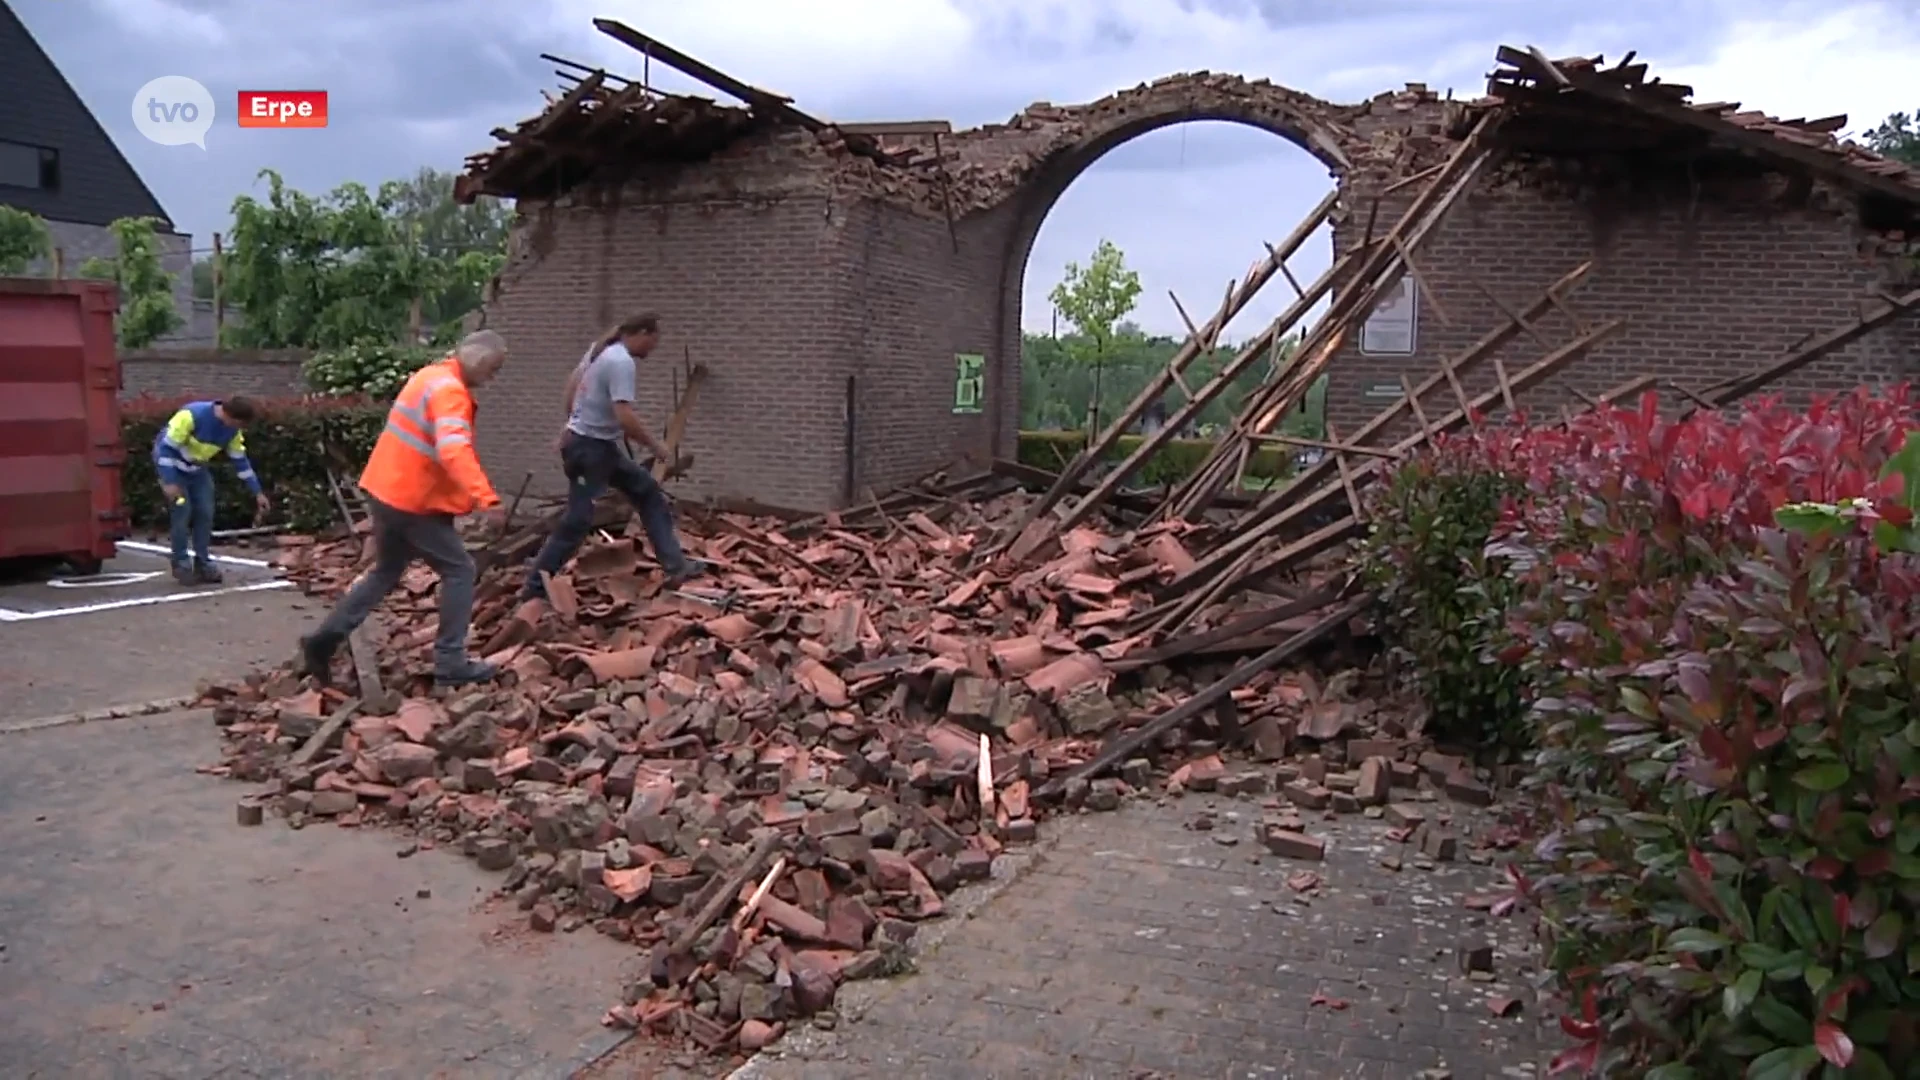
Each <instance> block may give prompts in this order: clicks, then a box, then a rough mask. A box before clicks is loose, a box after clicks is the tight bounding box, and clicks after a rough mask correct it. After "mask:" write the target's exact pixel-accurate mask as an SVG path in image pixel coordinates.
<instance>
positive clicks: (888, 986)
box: [727, 828, 1059, 1080]
mask: <svg viewBox="0 0 1920 1080" xmlns="http://www.w3.org/2000/svg"><path fill="white" fill-rule="evenodd" d="M1058 840H1059V830H1058V829H1057V828H1056V829H1049V830H1046V831H1044V832H1042V833H1041V836H1040V839H1039V841H1038V842H1036V843H1033V844H1029V845H1027V846H1026V847H1023V848H1020V849H1019V850H1017V851H1016V850H1006V851H1002V852H1001V854H1000V857H999V858H997V859H995V860H994V861H993V877H992V878H990V879H989V880H987V881H985V882H982V883H981V884H979V885H974V886H971V887H969V888H966V889H962V890H960V891H958V892H956V893H954V894H953V895H951V896H949V897H947V913H946V916H945V917H944V918H941V919H937V920H935V921H933V922H931V923H922V924H921V927H920V931H919V932H918V933H917V934H915V935H914V939H913V960H914V965H915V967H916V969H917V968H918V966H919V965H920V964H921V963H922V962H923V961H926V960H931V959H933V958H934V956H935V955H936V954H938V953H939V951H940V946H941V944H942V943H943V942H945V941H946V940H947V938H949V937H951V936H952V935H953V934H954V933H955V932H957V931H958V930H959V929H960V928H961V927H962V926H964V925H965V924H966V923H967V922H968V921H970V920H972V919H974V918H976V917H977V916H978V915H979V914H980V912H981V910H982V909H984V908H985V907H986V906H987V905H988V904H990V903H992V902H993V899H994V898H995V897H997V896H999V895H1000V894H1001V893H1003V892H1006V891H1007V889H1008V888H1010V887H1012V885H1013V883H1014V882H1016V881H1019V880H1020V879H1021V878H1023V877H1025V876H1026V875H1027V874H1028V873H1029V872H1030V871H1032V870H1033V868H1034V867H1036V866H1039V865H1040V864H1042V863H1043V862H1045V861H1046V855H1047V852H1048V851H1049V850H1050V849H1051V848H1052V847H1053V846H1054V844H1055V843H1057V842H1058ZM917 974H918V972H917V970H916V971H914V972H909V973H907V974H904V975H898V976H895V977H893V978H891V979H879V980H876V981H873V982H865V983H850V984H848V985H846V986H844V987H842V988H841V993H840V995H839V999H838V1000H837V1001H836V1002H835V1003H834V1011H835V1012H836V1013H838V1014H839V1017H840V1020H839V1022H838V1023H837V1024H835V1025H834V1027H833V1028H832V1029H831V1030H827V1031H822V1030H821V1029H819V1028H816V1027H814V1026H812V1025H811V1024H806V1023H805V1022H804V1021H803V1022H802V1025H801V1026H799V1027H798V1028H797V1029H789V1030H788V1032H787V1034H786V1035H784V1036H782V1037H781V1039H780V1040H779V1041H778V1042H776V1043H774V1044H773V1045H772V1046H769V1047H767V1048H766V1049H765V1050H762V1051H760V1052H759V1053H757V1054H755V1055H754V1056H753V1057H751V1058H748V1059H747V1063H746V1064H744V1065H742V1066H740V1067H739V1068H737V1069H735V1070H733V1071H732V1072H731V1073H728V1074H727V1080H764V1077H765V1074H766V1072H767V1070H769V1069H771V1068H772V1067H773V1066H774V1065H775V1064H776V1063H778V1062H780V1061H782V1060H784V1059H786V1058H789V1057H792V1058H796V1059H798V1060H800V1061H818V1060H823V1059H826V1058H830V1057H834V1056H838V1055H837V1054H836V1051H837V1050H838V1048H839V1045H840V1043H841V1042H842V1041H844V1040H845V1039H846V1038H847V1030H848V1028H849V1027H850V1026H851V1025H853V1024H855V1023H857V1022H858V1021H859V1019H860V1017H861V1016H862V1015H863V1014H865V1012H866V1011H867V1009H868V1008H869V1007H870V1006H871V1005H872V1004H873V1003H874V1002H875V1001H877V1000H879V999H880V998H881V997H884V996H885V995H887V994H890V993H893V992H895V991H897V990H899V989H900V988H901V985H902V984H903V983H905V982H907V981H909V980H911V979H913V978H914V977H915V976H916V975H917Z"/></svg>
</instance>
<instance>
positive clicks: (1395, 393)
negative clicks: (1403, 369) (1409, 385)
mask: <svg viewBox="0 0 1920 1080" xmlns="http://www.w3.org/2000/svg"><path fill="white" fill-rule="evenodd" d="M1366 396H1367V398H1368V399H1369V400H1373V401H1382V400H1391V399H1393V398H1402V397H1406V396H1407V392H1406V391H1405V390H1402V389H1401V388H1400V384H1399V383H1393V382H1377V383H1368V384H1367V389H1366Z"/></svg>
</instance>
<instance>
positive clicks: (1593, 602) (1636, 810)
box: [1435, 389, 1920, 1080]
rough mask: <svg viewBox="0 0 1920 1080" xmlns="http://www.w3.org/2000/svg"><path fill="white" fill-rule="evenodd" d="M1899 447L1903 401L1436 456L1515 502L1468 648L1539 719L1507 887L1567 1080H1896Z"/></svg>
mask: <svg viewBox="0 0 1920 1080" xmlns="http://www.w3.org/2000/svg"><path fill="white" fill-rule="evenodd" d="M1916 428H1920V414H1917V413H1916V409H1915V407H1914V405H1913V404H1912V402H1911V400H1910V398H1909V397H1908V395H1907V393H1906V391H1905V390H1904V389H1901V390H1897V391H1894V392H1891V393H1887V394H1882V395H1877V396H1876V395H1871V394H1867V393H1865V392H1861V393H1856V394H1853V395H1849V396H1847V397H1844V398H1840V399H1838V400H1835V401H1831V402H1823V403H1819V404H1816V405H1815V406H1813V407H1812V408H1810V409H1808V410H1804V411H1795V410H1792V409H1789V408H1787V407H1786V406H1784V405H1782V404H1781V403H1779V402H1763V403H1760V404H1757V405H1755V406H1754V407H1752V408H1750V409H1748V410H1747V411H1746V412H1744V413H1740V414H1718V413H1703V414H1698V415H1695V416H1693V417H1691V418H1689V419H1687V420H1684V421H1674V420H1671V419H1668V418H1663V417H1661V416H1660V415H1659V413H1658V412H1657V410H1656V409H1655V408H1654V403H1653V402H1652V400H1651V399H1648V400H1647V401H1645V402H1643V403H1642V405H1641V406H1640V407H1639V408H1637V409H1633V410H1621V409H1606V410H1601V411H1598V412H1596V413H1593V414H1590V415H1587V416H1583V417H1580V418H1576V419H1575V420H1574V421H1573V422H1572V423H1570V424H1567V425H1563V426H1558V427H1539V428H1533V429H1496V430H1489V431H1486V432H1483V433H1481V434H1479V435H1476V436H1469V437H1468V439H1467V440H1466V441H1469V442H1471V443H1472V444H1473V445H1472V446H1471V447H1470V448H1467V449H1462V448H1453V449H1451V450H1450V451H1449V453H1448V454H1447V455H1444V456H1443V457H1441V458H1436V459H1435V460H1446V461H1450V462H1453V463H1455V464H1454V467H1456V468H1462V469H1469V470H1472V469H1484V470H1488V471H1491V472H1495V473H1497V474H1499V475H1500V476H1502V477H1505V478H1506V479H1508V480H1509V481H1512V482H1514V483H1516V484H1517V485H1518V486H1520V487H1522V488H1524V493H1523V494H1517V495H1515V496H1513V497H1511V498H1509V499H1508V500H1506V502H1505V503H1504V505H1503V506H1502V508H1501V511H1500V513H1499V515H1498V520H1497V521H1495V522H1492V523H1490V524H1489V526H1488V544H1487V546H1486V548H1485V551H1484V552H1483V558H1482V559H1481V560H1480V564H1479V566H1480V569H1479V570H1478V571H1477V573H1479V574H1482V575H1484V576H1486V577H1488V578H1496V577H1497V578H1499V579H1500V580H1502V581H1504V582H1505V583H1506V586H1507V591H1506V593H1505V594H1504V595H1505V596H1506V597H1507V598H1508V603H1507V605H1506V607H1505V609H1504V610H1503V611H1501V612H1499V613H1497V615H1498V617H1497V618H1496V617H1495V614H1496V613H1484V614H1483V617H1482V618H1483V622H1486V623H1498V624H1499V625H1500V627H1501V629H1500V630H1498V631H1491V632H1489V633H1488V634H1487V635H1486V637H1485V638H1484V639H1483V640H1482V641H1481V647H1482V649H1483V656H1482V659H1483V660H1484V661H1487V662H1491V663H1504V664H1509V665H1514V666H1515V667H1516V668H1517V670H1518V671H1519V672H1520V673H1521V678H1522V682H1523V686H1524V691H1523V694H1524V696H1525V697H1526V698H1528V699H1529V701H1530V714H1529V715H1530V717H1531V723H1530V725H1529V729H1530V734H1531V736H1532V738H1533V741H1534V744H1535V747H1536V749H1535V752H1534V769H1533V773H1532V778H1531V782H1532V783H1533V784H1534V785H1535V787H1536V788H1537V793H1538V795H1539V796H1540V808H1541V812H1542V815H1543V822H1542V824H1543V835H1542V837H1541V839H1540V841H1539V843H1538V844H1537V845H1536V846H1535V847H1534V848H1533V850H1532V852H1531V853H1530V855H1529V856H1528V857H1527V858H1525V859H1524V860H1523V863H1524V865H1523V866H1522V867H1520V868H1518V873H1517V875H1516V876H1517V877H1518V878H1519V879H1520V880H1523V881H1526V882H1527V883H1528V886H1529V888H1528V893H1529V895H1530V897H1531V899H1532V900H1533V901H1534V902H1535V903H1537V905H1538V912H1539V916H1540V918H1541V920H1542V928H1543V930H1544V934H1545V938H1546V940H1547V944H1548V962H1549V966H1550V967H1551V968H1552V970H1553V971H1554V973H1555V975H1556V976H1557V978H1558V982H1559V988H1560V989H1561V990H1562V991H1563V992H1564V994H1565V996H1566V997H1567V999H1568V1000H1569V1001H1570V1002H1572V1003H1573V1011H1572V1012H1571V1013H1570V1014H1569V1015H1568V1016H1567V1018H1566V1019H1564V1020H1563V1021H1562V1027H1563V1029H1564V1030H1565V1031H1566V1032H1567V1033H1568V1035H1569V1036H1570V1037H1571V1038H1572V1039H1573V1040H1574V1045H1573V1046H1572V1047H1571V1048H1569V1049H1568V1050H1567V1051H1566V1052H1564V1053H1563V1054H1561V1055H1560V1057H1559V1058H1558V1059H1557V1060H1556V1062H1555V1067H1556V1071H1561V1072H1572V1073H1593V1074H1605V1075H1620V1076H1633V1077H1650V1078H1653V1080H1680V1078H1685V1077H1735V1076H1747V1077H1754V1078H1773V1077H1779V1078H1786V1077H1799V1076H1808V1075H1811V1074H1812V1073H1813V1072H1814V1071H1815V1070H1818V1069H1822V1068H1824V1069H1827V1070H1828V1071H1829V1072H1830V1074H1832V1075H1843V1076H1861V1077H1883V1076H1884V1077H1891V1076H1894V1075H1911V1074H1912V1070H1911V1067H1910V1066H1911V1062H1912V1060H1913V1059H1914V1056H1915V1055H1916V1054H1920V937H1916V934H1915V932H1914V922H1915V919H1916V917H1920V691H1916V687H1917V686H1920V644H1916V641H1920V635H1916V631H1917V630H1920V560H1916V558H1915V556H1913V555H1910V554H1906V553H1903V552H1900V551H1897V550H1888V548H1889V545H1888V544H1887V543H1886V542H1885V540H1886V537H1885V532H1884V529H1882V528H1881V526H1884V527H1885V528H1891V529H1895V530H1911V529H1912V527H1913V505H1912V501H1913V499H1912V492H1911V491H1910V490H1909V488H1908V484H1907V482H1906V480H1905V478H1903V477H1902V475H1901V474H1900V473H1899V472H1897V471H1895V472H1887V465H1888V462H1889V461H1890V460H1891V459H1893V458H1894V456H1895V454H1896V452H1898V451H1900V449H1901V447H1902V445H1903V444H1904V442H1905V440H1906V439H1907V437H1908V433H1909V432H1911V431H1913V430H1915V429H1916ZM1902 456H1903V457H1907V456H1910V455H1902ZM1883 474H1884V475H1883ZM1851 499H1862V500H1866V501H1865V503H1863V504H1860V505H1861V506H1862V507H1864V508H1865V510H1864V512H1862V513H1860V514H1858V515H1857V516H1852V517H1846V518H1844V519H1841V520H1840V521H1839V522H1838V524H1836V525H1832V526H1831V527H1828V528H1825V529H1822V530H1819V531H1814V532H1811V533H1810V534H1809V533H1808V531H1807V530H1801V531H1790V530H1785V529H1782V528H1779V527H1777V526H1776V524H1775V523H1776V517H1777V515H1778V513H1779V511H1780V509H1781V507H1783V506H1788V505H1791V504H1797V503H1803V502H1811V503H1824V504H1836V503H1840V502H1842V501H1843V500H1851ZM1484 591H1485V592H1486V594H1487V595H1494V590H1484Z"/></svg>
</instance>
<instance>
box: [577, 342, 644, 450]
mask: <svg viewBox="0 0 1920 1080" xmlns="http://www.w3.org/2000/svg"><path fill="white" fill-rule="evenodd" d="M576 370H579V371H581V372H582V374H581V376H580V388H579V390H577V391H575V393H574V396H573V415H571V416H569V417H567V430H568V431H571V432H573V433H574V434H576V435H584V436H586V437H587V438H589V439H607V440H610V441H611V440H615V439H618V438H620V435H621V431H620V418H619V417H617V416H615V415H614V413H613V406H614V403H615V402H622V401H624V402H626V403H628V404H632V403H633V356H632V354H631V353H629V352H627V348H626V346H624V345H622V344H620V343H619V342H617V341H616V342H614V343H613V344H611V345H609V346H607V347H606V348H605V349H603V350H601V352H600V354H599V355H597V356H596V355H594V354H593V353H592V352H588V353H587V355H585V356H583V357H581V358H580V367H579V368H578V369H576Z"/></svg>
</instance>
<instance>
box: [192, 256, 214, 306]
mask: <svg viewBox="0 0 1920 1080" xmlns="http://www.w3.org/2000/svg"><path fill="white" fill-rule="evenodd" d="M193 298H194V299H195V300H211V299H213V259H212V257H211V256H209V257H208V258H205V259H195V260H193Z"/></svg>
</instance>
